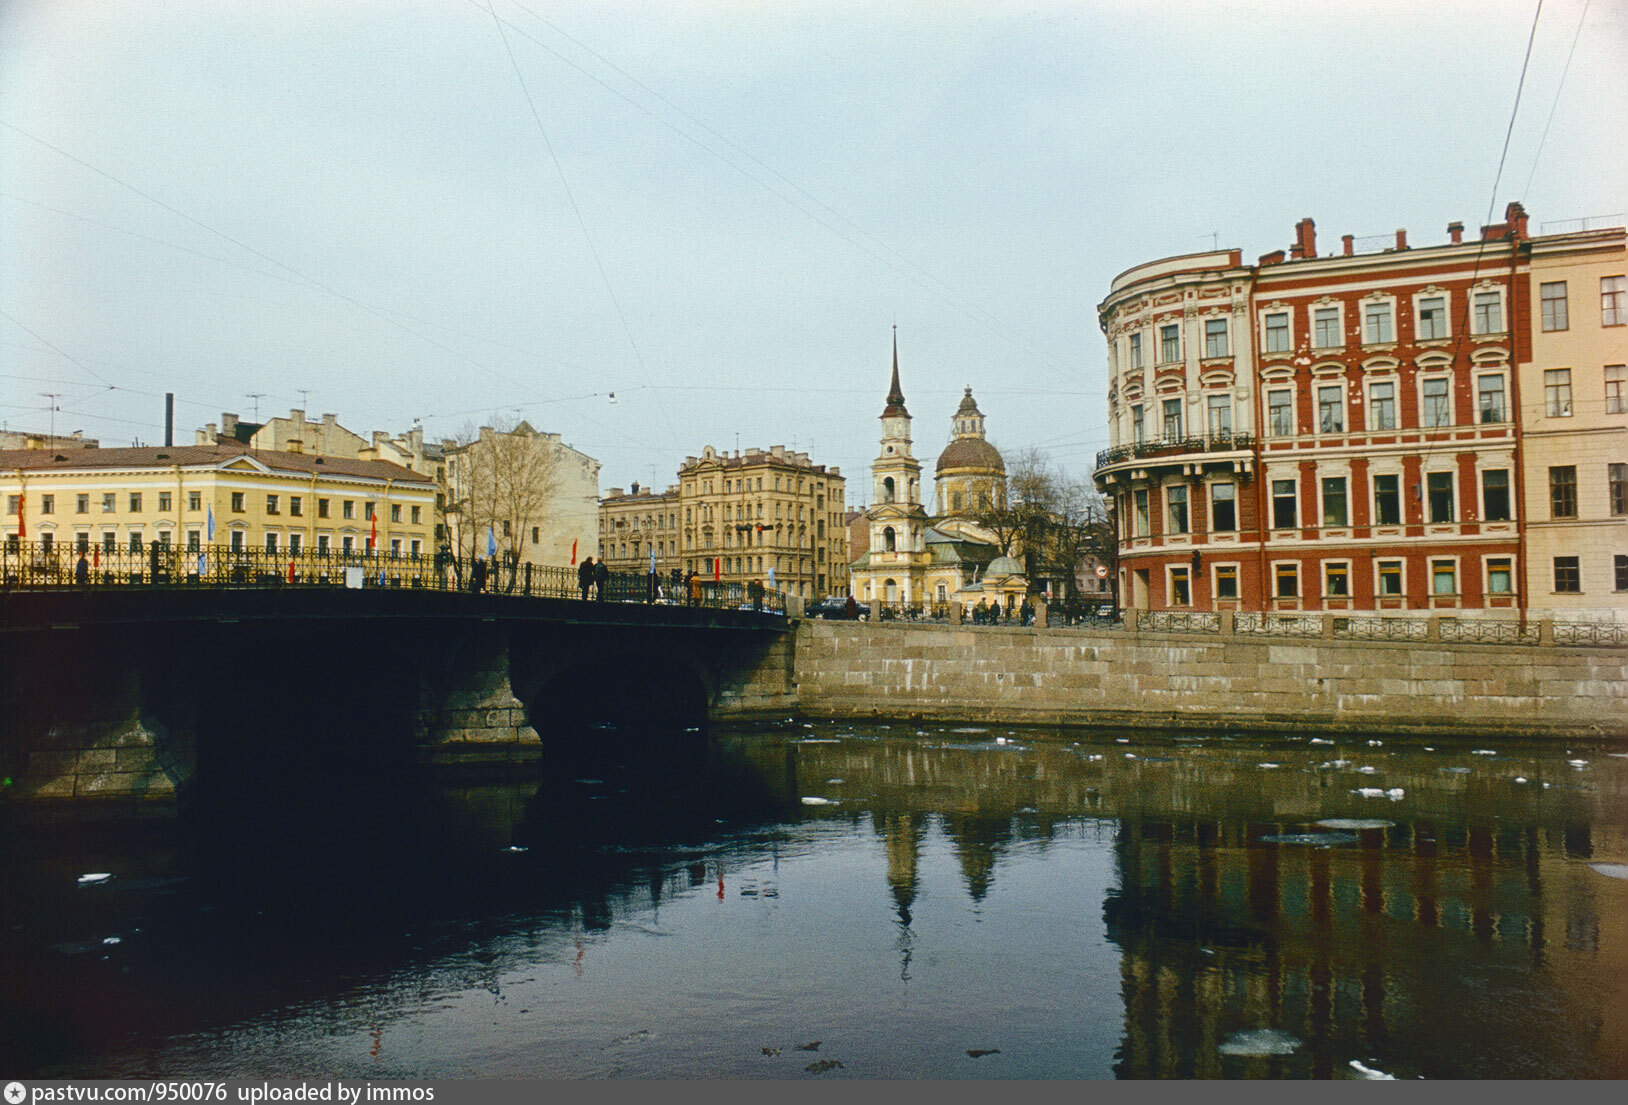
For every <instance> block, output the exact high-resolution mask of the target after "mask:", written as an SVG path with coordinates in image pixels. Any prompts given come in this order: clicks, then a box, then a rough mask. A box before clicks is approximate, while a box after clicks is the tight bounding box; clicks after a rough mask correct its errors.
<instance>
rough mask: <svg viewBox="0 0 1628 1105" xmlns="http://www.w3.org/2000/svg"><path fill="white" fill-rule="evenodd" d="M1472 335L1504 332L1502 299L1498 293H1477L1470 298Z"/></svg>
mask: <svg viewBox="0 0 1628 1105" xmlns="http://www.w3.org/2000/svg"><path fill="white" fill-rule="evenodd" d="M1470 308H1471V314H1470V333H1472V334H1501V333H1503V332H1504V312H1503V303H1502V297H1501V296H1500V295H1499V294H1498V293H1497V292H1476V293H1475V294H1474V295H1472V296H1471V297H1470Z"/></svg>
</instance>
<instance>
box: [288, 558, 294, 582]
mask: <svg viewBox="0 0 1628 1105" xmlns="http://www.w3.org/2000/svg"><path fill="white" fill-rule="evenodd" d="M288 582H290V583H293V582H294V562H293V561H292V560H290V561H289V562H288Z"/></svg>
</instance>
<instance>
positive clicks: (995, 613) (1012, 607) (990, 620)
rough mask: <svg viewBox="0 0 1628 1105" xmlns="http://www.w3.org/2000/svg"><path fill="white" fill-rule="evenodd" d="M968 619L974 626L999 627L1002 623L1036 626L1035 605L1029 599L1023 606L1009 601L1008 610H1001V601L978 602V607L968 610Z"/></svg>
mask: <svg viewBox="0 0 1628 1105" xmlns="http://www.w3.org/2000/svg"><path fill="white" fill-rule="evenodd" d="M967 618H968V620H970V621H971V622H972V623H973V624H974V625H998V624H1000V622H1002V621H1003V620H1004V621H1007V622H1012V621H1016V622H1018V624H1020V625H1033V624H1034V604H1033V603H1031V602H1030V601H1029V600H1028V599H1027V598H1025V599H1024V600H1023V602H1022V603H1021V604H1018V603H1015V602H1012V601H1011V600H1007V603H1006V610H1005V611H1004V612H1003V611H1002V610H1001V600H1000V599H996V600H995V601H994V602H988V601H986V600H984V599H979V600H978V605H977V606H974V607H971V608H969V609H968V610H967Z"/></svg>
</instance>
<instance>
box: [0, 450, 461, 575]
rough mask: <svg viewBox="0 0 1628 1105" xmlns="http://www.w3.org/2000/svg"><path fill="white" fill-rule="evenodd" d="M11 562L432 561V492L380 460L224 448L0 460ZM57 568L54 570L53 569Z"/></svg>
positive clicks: (1, 455) (26, 453) (424, 482)
mask: <svg viewBox="0 0 1628 1105" xmlns="http://www.w3.org/2000/svg"><path fill="white" fill-rule="evenodd" d="M0 497H3V499H4V503H5V514H4V516H3V517H0V526H3V530H0V532H3V533H4V537H5V546H6V550H7V554H8V555H18V554H19V552H20V550H22V548H23V547H24V546H23V543H24V542H28V543H30V545H29V546H28V547H29V548H30V549H31V550H32V551H33V552H34V553H35V554H36V555H40V556H43V557H45V558H47V559H50V558H51V557H53V555H57V556H60V557H61V558H62V561H63V562H65V563H68V564H69V566H70V567H71V559H70V554H68V553H67V550H68V549H70V548H71V549H75V550H84V551H88V550H90V549H91V548H92V546H94V547H95V548H96V549H97V551H98V553H99V552H101V551H104V550H105V551H107V552H115V551H124V552H130V551H135V552H141V551H143V550H148V549H150V547H151V546H152V545H154V544H156V545H157V546H159V547H160V548H162V549H176V550H180V549H201V548H202V547H204V546H210V545H213V546H224V547H226V548H230V549H241V550H250V549H253V550H263V551H266V552H271V553H288V554H298V553H300V552H302V551H304V552H319V553H320V552H324V551H326V552H334V553H339V552H355V553H365V552H367V551H368V550H369V549H376V550H377V552H378V553H379V554H380V555H381V556H384V557H395V558H403V559H411V558H413V557H426V556H428V555H430V554H432V553H433V552H434V546H433V544H432V540H431V538H432V535H433V533H434V527H435V485H434V483H433V481H432V480H431V479H430V478H429V477H428V476H425V475H422V474H419V473H415V472H409V471H408V470H406V469H405V468H402V467H401V466H399V465H396V464H391V463H389V462H387V461H378V460H351V459H347V458H341V457H321V456H313V455H310V454H307V453H299V452H274V451H268V450H262V451H253V450H250V449H249V448H247V447H246V446H244V445H242V444H239V443H236V442H229V441H218V442H214V443H211V444H204V445H182V446H173V447H165V446H156V447H155V446H144V447H139V448H129V449H100V448H98V449H75V450H72V451H56V450H49V449H17V450H5V451H0ZM54 562H55V561H53V563H54Z"/></svg>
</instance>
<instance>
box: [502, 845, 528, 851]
mask: <svg viewBox="0 0 1628 1105" xmlns="http://www.w3.org/2000/svg"><path fill="white" fill-rule="evenodd" d="M503 850H504V851H505V852H529V851H531V849H530V848H527V847H526V846H525V845H523V844H511V845H509V846H508V847H507V848H505V849H503Z"/></svg>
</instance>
